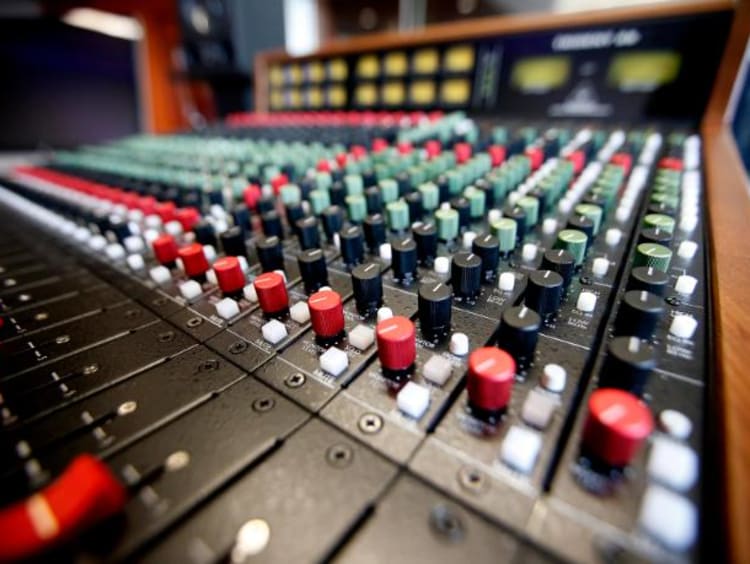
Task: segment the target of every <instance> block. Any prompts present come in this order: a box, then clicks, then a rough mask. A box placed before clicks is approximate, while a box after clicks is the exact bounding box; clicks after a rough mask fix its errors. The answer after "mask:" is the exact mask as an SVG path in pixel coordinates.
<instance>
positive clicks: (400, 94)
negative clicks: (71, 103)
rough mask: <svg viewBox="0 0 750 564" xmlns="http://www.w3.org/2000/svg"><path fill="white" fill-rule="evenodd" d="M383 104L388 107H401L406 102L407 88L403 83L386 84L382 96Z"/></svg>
mask: <svg viewBox="0 0 750 564" xmlns="http://www.w3.org/2000/svg"><path fill="white" fill-rule="evenodd" d="M381 100H383V104H385V105H387V106H401V105H403V103H404V101H405V100H406V88H404V83H403V82H397V81H392V82H386V83H385V84H384V85H383V91H382V94H381Z"/></svg>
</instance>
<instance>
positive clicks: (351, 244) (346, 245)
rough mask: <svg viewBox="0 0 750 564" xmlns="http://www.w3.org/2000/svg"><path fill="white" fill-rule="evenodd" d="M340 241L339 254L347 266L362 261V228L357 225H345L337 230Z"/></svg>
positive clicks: (363, 252) (363, 250)
mask: <svg viewBox="0 0 750 564" xmlns="http://www.w3.org/2000/svg"><path fill="white" fill-rule="evenodd" d="M339 240H340V241H341V256H342V257H343V259H344V263H345V264H347V265H348V266H355V265H357V264H359V263H361V262H362V259H363V258H364V256H365V248H364V243H363V242H362V230H361V229H360V228H359V226H358V225H352V226H350V227H345V228H344V229H342V230H341V231H339Z"/></svg>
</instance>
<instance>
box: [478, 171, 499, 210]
mask: <svg viewBox="0 0 750 564" xmlns="http://www.w3.org/2000/svg"><path fill="white" fill-rule="evenodd" d="M474 187H475V188H477V189H479V190H481V191H482V192H484V209H486V210H490V209H492V208H494V207H495V187H494V186H492V183H491V182H489V181H487V180H485V179H484V178H479V179H477V180H476V181H475V182H474Z"/></svg>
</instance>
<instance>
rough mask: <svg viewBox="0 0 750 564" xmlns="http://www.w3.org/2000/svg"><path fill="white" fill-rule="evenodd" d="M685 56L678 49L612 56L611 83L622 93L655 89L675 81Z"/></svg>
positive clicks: (609, 77) (609, 79) (609, 81)
mask: <svg viewBox="0 0 750 564" xmlns="http://www.w3.org/2000/svg"><path fill="white" fill-rule="evenodd" d="M681 62H682V57H680V55H679V53H675V52H674V51H632V52H630V53H622V54H619V55H615V56H614V57H612V61H611V62H610V65H609V71H608V72H607V83H608V84H609V85H610V86H613V87H615V88H618V89H619V90H621V91H622V92H652V91H654V90H656V89H657V88H659V87H660V86H664V85H665V84H669V83H670V82H673V81H674V80H675V79H676V78H677V75H678V74H679V72H680V65H681Z"/></svg>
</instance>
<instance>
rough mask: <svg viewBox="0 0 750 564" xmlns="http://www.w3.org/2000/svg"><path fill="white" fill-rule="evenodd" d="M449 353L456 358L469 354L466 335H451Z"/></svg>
mask: <svg viewBox="0 0 750 564" xmlns="http://www.w3.org/2000/svg"><path fill="white" fill-rule="evenodd" d="M450 351H451V352H452V353H453V354H455V355H456V356H464V355H466V354H469V337H467V336H466V333H453V335H451V342H450Z"/></svg>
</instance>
